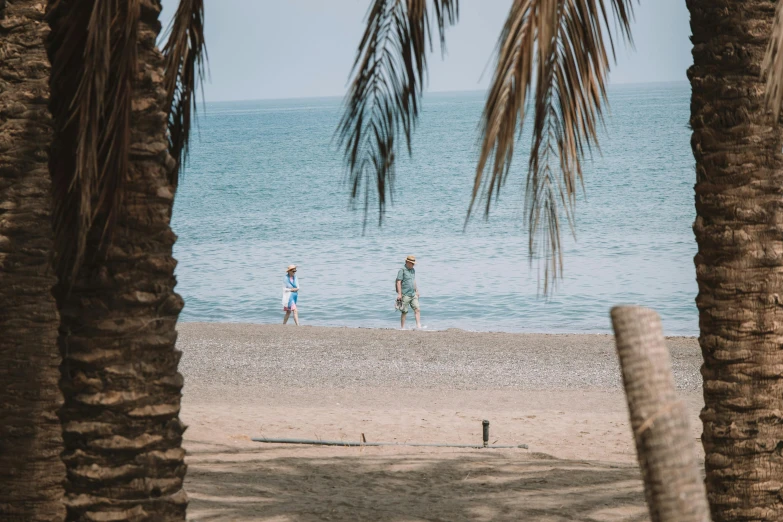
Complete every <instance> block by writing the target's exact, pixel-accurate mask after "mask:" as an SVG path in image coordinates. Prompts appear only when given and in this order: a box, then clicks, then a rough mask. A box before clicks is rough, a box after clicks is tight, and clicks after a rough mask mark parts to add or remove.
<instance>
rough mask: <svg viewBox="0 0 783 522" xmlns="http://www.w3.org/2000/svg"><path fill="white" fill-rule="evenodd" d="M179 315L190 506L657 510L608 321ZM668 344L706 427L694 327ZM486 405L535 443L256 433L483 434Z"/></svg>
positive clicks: (218, 509) (309, 511) (195, 514)
mask: <svg viewBox="0 0 783 522" xmlns="http://www.w3.org/2000/svg"><path fill="white" fill-rule="evenodd" d="M179 330H180V338H179V348H180V349H181V350H182V352H183V358H182V362H181V364H180V367H181V371H182V373H183V375H184V376H185V383H186V384H185V389H184V391H183V394H184V397H183V409H182V418H183V420H184V421H185V423H186V424H188V425H189V428H188V431H187V432H186V435H185V438H186V440H185V447H186V448H187V450H188V464H189V471H188V479H187V482H186V484H187V489H188V494H189V495H190V498H191V504H190V509H189V514H190V518H191V519H192V520H227V521H228V520H279V521H284V520H285V521H299V520H395V521H397V520H449V521H451V520H546V521H555V520H613V521H620V520H622V521H637V520H647V514H646V508H645V505H644V498H643V494H642V489H641V481H640V479H639V472H638V469H637V466H636V461H635V459H636V457H635V453H634V447H633V440H632V438H631V434H630V433H631V432H630V427H629V425H628V418H627V416H628V414H627V410H626V406H625V402H624V396H623V393H622V389H621V381H620V375H619V370H618V367H617V359H616V356H615V352H614V343H613V339H612V338H611V337H610V336H605V335H541V334H505V333H471V332H465V331H461V330H447V331H444V332H426V331H423V332H419V331H405V332H400V331H396V330H381V329H351V328H322V327H307V326H304V327H299V328H297V327H294V326H287V327H283V326H278V325H274V326H271V325H248V324H225V323H220V324H217V323H216V324H203V323H202V324H199V323H187V324H181V325H180V326H179ZM668 344H669V347H670V350H671V354H672V367H673V372H674V374H675V379H676V382H677V386H678V389H679V391H680V393H681V396H682V398H683V400H685V402H686V404H688V407H689V410H690V412H691V414H692V415H691V416H692V419H691V423H692V429H693V434H694V438H697V437H698V436H699V433H700V432H701V427H700V424H699V422H698V412H699V409H700V407H701V403H702V400H701V377H700V375H699V366H700V364H701V355H700V352H699V347H698V343H697V341H696V339H694V338H670V339H668ZM483 419H487V420H489V421H490V441H489V442H490V443H494V444H508V445H518V444H527V445H528V446H529V449H527V450H524V449H505V450H494V449H493V450H485V449H480V450H474V449H455V448H429V447H428V448H416V447H406V446H391V447H388V446H387V447H359V448H337V447H323V446H291V445H282V444H262V443H257V442H252V441H251V440H250V437H255V436H263V437H270V438H307V439H326V440H344V441H358V440H361V437H362V434H363V435H364V437H365V438H366V440H367V441H383V442H417V443H460V444H474V443H475V444H480V443H481V431H482V427H481V421H482V420H483ZM697 450H698V451H701V447H700V445H699V444H698V441H697Z"/></svg>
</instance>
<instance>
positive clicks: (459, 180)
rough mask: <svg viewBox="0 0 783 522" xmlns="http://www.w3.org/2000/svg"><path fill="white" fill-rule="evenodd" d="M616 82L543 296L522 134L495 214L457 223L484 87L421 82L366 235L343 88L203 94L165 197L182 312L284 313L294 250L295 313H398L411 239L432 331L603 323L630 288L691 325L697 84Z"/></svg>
mask: <svg viewBox="0 0 783 522" xmlns="http://www.w3.org/2000/svg"><path fill="white" fill-rule="evenodd" d="M609 96H610V103H611V114H610V115H608V117H607V129H606V135H605V136H604V137H603V139H602V140H601V151H602V154H600V155H598V154H596V155H595V156H594V158H593V159H592V160H590V161H587V164H586V169H585V188H586V191H585V192H582V191H580V194H579V197H578V202H577V208H576V240H574V239H573V238H572V237H570V236H567V237H565V238H564V240H565V241H564V242H565V249H564V263H565V272H564V277H563V279H562V280H560V281H559V283H558V286H557V289H556V291H555V293H554V294H553V295H552V296H551V297H550V298H549V299H544V298H542V297H541V296H540V295H539V292H538V290H539V278H538V270H537V266H536V264H533V265H532V266H531V265H530V263H529V262H528V257H527V233H526V227H525V226H524V225H523V224H522V204H523V195H522V190H523V186H524V175H525V169H524V166H525V161H524V160H525V158H524V153H525V151H524V150H523V149H524V148H525V147H522V146H520V147H519V148H518V150H517V156H516V161H515V168H514V169H513V173H512V176H511V178H510V179H509V181H508V183H507V184H506V186H505V189H504V191H503V196H502V197H501V199H500V201H499V203H498V204H497V205H496V206H495V209H494V211H493V213H492V215H491V216H490V219H489V221H484V220H483V219H473V220H472V221H471V222H470V224H469V225H468V227H467V229H466V230H465V231H464V232H463V224H464V219H465V212H466V209H467V205H468V201H469V195H470V189H471V186H472V178H473V173H474V168H475V162H476V149H477V145H476V139H477V123H478V120H479V116H480V114H481V110H482V104H483V97H482V94H481V93H454V94H432V95H428V96H427V97H426V98H425V100H424V112H423V115H422V117H421V121H420V125H419V128H418V130H417V132H416V137H415V141H414V153H413V157H412V158H410V159H409V158H407V156H403V157H401V158H400V162H399V166H398V170H397V180H396V185H395V193H394V202H393V205H392V206H390V208H389V209H388V211H387V213H386V215H385V218H384V224H383V227H382V228H378V226H377V217H378V215H377V209H376V207H372V208H371V210H370V213H369V219H368V224H367V227H366V230H365V233H364V234H363V233H362V230H363V227H362V224H363V212H362V210H361V208H360V209H358V210H351V209H350V208H349V204H348V195H347V188H346V187H345V186H344V185H343V180H344V170H343V167H342V162H341V156H340V154H339V152H338V151H336V148H335V144H334V142H333V141H332V137H333V133H334V129H335V127H336V124H337V121H338V119H339V116H340V104H341V100H340V99H337V98H325V99H300V100H268V101H251V102H230V103H229V102H226V103H209V104H207V106H206V111H205V112H204V111H202V112H201V117H200V119H199V129H198V131H197V132H195V133H194V140H193V144H192V149H191V157H190V163H189V167H188V169H187V170H186V172H185V174H184V178H183V181H182V184H181V186H180V189H179V192H178V194H177V199H176V203H175V207H174V218H173V224H172V226H173V228H174V231H175V232H176V233H177V234H178V236H179V240H178V241H177V244H176V247H175V256H176V257H177V259H178V260H179V266H178V268H177V277H178V280H179V285H178V287H177V288H178V291H179V292H180V293H181V294H182V296H183V297H184V298H185V303H186V305H185V309H184V311H183V313H182V316H181V319H182V320H183V321H225V322H253V323H276V322H280V321H281V320H282V315H283V314H282V310H281V306H280V298H281V288H282V278H283V275H284V270H285V267H286V266H287V265H288V264H290V263H296V264H297V265H299V267H300V268H299V273H298V275H299V279H300V284H301V294H300V298H299V308H300V317H301V320H302V323H303V324H311V325H333V326H353V327H394V326H397V325H398V321H399V315H398V314H397V313H396V312H395V311H394V308H393V306H394V297H395V294H394V291H393V284H394V278H395V275H396V273H397V269H398V268H399V267H400V266H401V265H402V262H403V259H404V258H405V256H406V255H408V254H415V255H416V257H417V258H418V260H419V263H418V265H417V267H416V268H417V279H418V284H419V289H420V291H421V306H422V322H423V324H424V325H426V326H427V327H428V328H430V329H444V328H450V327H458V328H463V329H467V330H491V331H530V332H608V331H609V329H610V322H609V316H608V313H609V308H610V307H611V306H613V305H616V304H629V303H633V304H641V305H645V306H650V307H652V308H654V309H656V310H657V311H658V312H659V313H660V314H661V316H662V318H663V324H664V329H665V331H666V333H667V334H671V335H695V334H697V330H698V316H697V311H696V306H695V304H694V298H695V296H696V292H697V287H696V283H695V272H694V267H693V256H694V255H695V253H696V243H695V240H694V237H693V233H692V231H691V224H692V223H693V220H694V217H695V210H694V204H693V183H694V173H693V170H694V169H693V157H692V155H691V151H690V141H689V140H690V131H689V130H688V127H687V123H688V113H689V97H690V88H689V86H688V84H687V83H682V84H649V85H628V86H617V87H613V88H612V89H611V90H610V94H609ZM521 143H523V144H527V143H529V139H528V135H527V134H525V135H524V136H523V138H522V142H521ZM566 233H567V232H566Z"/></svg>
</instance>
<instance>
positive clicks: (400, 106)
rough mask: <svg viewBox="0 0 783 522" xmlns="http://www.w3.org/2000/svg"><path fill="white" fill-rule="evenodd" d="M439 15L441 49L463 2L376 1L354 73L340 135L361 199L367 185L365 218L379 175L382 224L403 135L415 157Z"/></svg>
mask: <svg viewBox="0 0 783 522" xmlns="http://www.w3.org/2000/svg"><path fill="white" fill-rule="evenodd" d="M432 11H434V15H435V16H434V23H435V24H436V25H437V28H438V34H439V37H440V45H441V49H443V48H444V32H445V28H446V26H447V25H453V24H454V23H456V21H457V17H458V1H457V0H375V1H374V2H373V4H372V5H371V6H370V9H369V11H368V14H367V29H366V30H365V32H364V36H363V37H362V40H361V43H360V44H359V49H358V52H357V55H356V61H355V62H354V65H353V69H352V71H351V74H354V73H355V74H356V75H355V77H354V79H353V82H352V83H351V87H350V91H349V93H348V96H347V97H346V103H345V112H344V114H343V116H342V118H341V120H340V123H339V126H338V129H337V132H338V134H339V144H340V147H341V148H343V149H344V150H345V163H346V166H347V169H348V177H349V183H350V185H351V200H352V201H355V199H356V198H357V196H358V195H359V193H360V191H361V185H362V182H363V181H365V178H366V181H365V182H366V183H367V185H366V186H365V191H364V193H365V198H364V209H365V216H366V212H367V207H368V204H369V181H370V179H371V178H372V177H375V183H376V186H377V190H378V210H379V222H382V220H383V211H384V207H385V205H386V197H387V194H388V195H389V197H391V192H392V186H393V183H394V167H395V155H396V152H397V149H398V147H399V141H398V140H397V137H398V135H399V134H400V133H402V134H404V136H405V142H406V144H407V147H408V152H409V153H410V147H411V135H412V133H413V129H414V127H415V125H416V119H417V118H418V114H419V106H420V100H421V95H422V90H423V87H424V82H425V81H426V71H427V69H426V68H427V51H428V49H427V47H428V45H429V50H430V51H431V50H432V28H431V27H430V23H431V20H430V13H431V12H432Z"/></svg>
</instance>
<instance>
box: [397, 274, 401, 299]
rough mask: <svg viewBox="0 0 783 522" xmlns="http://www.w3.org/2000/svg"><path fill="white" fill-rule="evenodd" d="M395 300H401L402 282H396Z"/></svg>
mask: <svg viewBox="0 0 783 522" xmlns="http://www.w3.org/2000/svg"><path fill="white" fill-rule="evenodd" d="M397 298H398V299H402V281H401V280H399V279H398V280H397Z"/></svg>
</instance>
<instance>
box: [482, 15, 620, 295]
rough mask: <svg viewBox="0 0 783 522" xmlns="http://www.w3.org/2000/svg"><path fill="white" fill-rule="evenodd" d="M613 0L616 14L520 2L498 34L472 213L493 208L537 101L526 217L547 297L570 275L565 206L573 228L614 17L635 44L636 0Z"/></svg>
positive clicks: (594, 141)
mask: <svg viewBox="0 0 783 522" xmlns="http://www.w3.org/2000/svg"><path fill="white" fill-rule="evenodd" d="M608 3H609V4H610V5H611V11H612V15H613V16H612V17H610V16H609V14H608V12H607V8H606V5H605V2H604V0H515V1H514V4H513V5H512V7H511V11H510V12H509V16H508V19H507V20H506V23H505V26H504V27H503V31H502V33H501V35H500V38H499V40H498V47H497V65H496V68H495V74H494V78H493V81H492V85H491V87H490V91H489V95H488V97H487V102H486V105H485V108H484V114H483V116H482V120H481V136H482V144H481V153H480V157H479V162H478V166H477V168H476V176H475V182H474V186H473V197H472V200H471V205H470V209H469V211H468V217H470V214H471V211H472V210H473V207H474V204H475V203H476V201H477V200H478V199H479V198H482V197H483V199H484V201H485V207H484V213H485V216H486V215H488V214H489V211H490V208H491V205H492V202H493V200H494V199H496V198H497V196H498V194H499V193H500V190H501V188H502V187H503V185H504V183H505V181H506V179H507V177H508V173H509V169H510V167H511V160H512V157H513V152H514V144H515V142H516V140H517V136H519V135H521V131H522V125H523V123H524V121H525V116H526V109H527V104H528V103H529V102H532V104H533V118H532V124H533V137H532V144H531V151H530V157H529V159H528V175H527V186H526V208H525V214H526V216H527V220H528V227H529V250H528V251H529V255H530V257H531V260H532V259H533V257H534V256H535V255H536V253H537V251H538V247H539V243H538V241H540V242H541V243H543V245H542V246H543V258H544V293H545V294H546V293H547V292H548V290H549V284H550V282H554V281H556V278H557V276H558V275H559V274H561V273H562V265H563V261H562V250H561V244H560V212H561V207H562V211H563V212H564V213H565V217H566V220H567V221H568V223H569V225H570V226H571V227H572V229H573V211H574V205H575V202H576V199H575V198H576V186H577V183H578V182H582V159H583V157H584V154H585V151H586V150H589V149H590V148H591V147H592V146H597V143H598V126H599V124H600V123H602V104H603V103H604V102H605V101H606V84H607V80H608V73H609V57H608V52H607V40H608V44H609V46H608V47H609V50H610V52H611V53H612V57H613V58H614V40H613V36H612V26H611V25H610V19H611V18H613V19H614V21H615V22H617V27H619V30H620V33H621V34H622V36H623V37H624V38H625V39H626V40H627V41H628V42H631V34H630V21H631V19H632V16H633V6H632V0H609V1H608ZM604 35H606V37H607V38H606V39H605V37H604ZM539 236H541V239H540V240H539V239H538V237H539Z"/></svg>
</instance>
